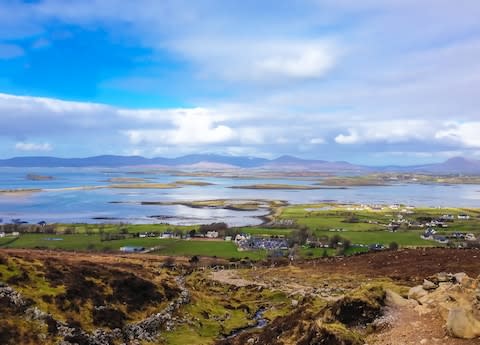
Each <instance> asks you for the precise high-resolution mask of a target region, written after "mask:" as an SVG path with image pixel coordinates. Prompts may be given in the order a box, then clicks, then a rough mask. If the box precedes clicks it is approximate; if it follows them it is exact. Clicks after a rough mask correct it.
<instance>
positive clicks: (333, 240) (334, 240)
mask: <svg viewBox="0 0 480 345" xmlns="http://www.w3.org/2000/svg"><path fill="white" fill-rule="evenodd" d="M342 240H343V239H342V237H341V236H340V235H333V236H332V237H330V240H329V241H328V246H329V247H330V248H337V247H338V246H339V243H342Z"/></svg>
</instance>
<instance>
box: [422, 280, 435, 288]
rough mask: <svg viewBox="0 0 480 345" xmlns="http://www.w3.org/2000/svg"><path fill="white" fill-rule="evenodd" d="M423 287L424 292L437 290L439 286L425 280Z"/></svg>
mask: <svg viewBox="0 0 480 345" xmlns="http://www.w3.org/2000/svg"><path fill="white" fill-rule="evenodd" d="M422 287H423V289H424V290H435V289H436V288H437V287H438V286H437V284H435V283H433V282H431V281H430V280H427V279H424V280H423V285H422Z"/></svg>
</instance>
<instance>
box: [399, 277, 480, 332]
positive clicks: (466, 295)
mask: <svg viewBox="0 0 480 345" xmlns="http://www.w3.org/2000/svg"><path fill="white" fill-rule="evenodd" d="M408 297H409V299H412V300H415V301H417V302H418V304H419V305H418V306H416V307H415V309H416V310H417V311H418V312H419V313H421V314H424V313H431V312H437V313H439V314H440V315H441V317H442V318H443V319H444V320H445V327H446V330H447V332H448V333H449V335H451V336H453V337H457V338H463V339H474V338H477V337H480V277H478V278H476V279H473V278H471V277H469V276H468V275H467V274H465V273H457V274H447V273H439V274H437V275H434V276H432V277H429V278H428V279H426V280H425V281H424V283H423V285H419V286H415V287H413V288H411V289H410V291H409V294H408Z"/></svg>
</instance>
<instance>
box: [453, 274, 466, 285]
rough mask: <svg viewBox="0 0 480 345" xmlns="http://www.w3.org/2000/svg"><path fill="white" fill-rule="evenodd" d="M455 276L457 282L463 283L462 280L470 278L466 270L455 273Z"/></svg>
mask: <svg viewBox="0 0 480 345" xmlns="http://www.w3.org/2000/svg"><path fill="white" fill-rule="evenodd" d="M453 277H454V278H455V282H457V283H459V284H462V281H463V280H465V279H466V278H468V275H467V274H466V273H464V272H461V273H457V274H454V275H453Z"/></svg>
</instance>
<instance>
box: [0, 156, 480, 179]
mask: <svg viewBox="0 0 480 345" xmlns="http://www.w3.org/2000/svg"><path fill="white" fill-rule="evenodd" d="M128 166H157V167H171V168H182V169H201V170H209V169H212V170H224V169H238V168H242V169H266V170H309V171H321V172H340V173H341V172H345V173H368V172H411V173H429V174H470V175H478V174H480V160H473V159H467V158H464V157H455V158H450V159H448V160H446V161H445V162H441V163H433V164H424V165H411V166H366V165H357V164H351V163H348V162H344V161H337V162H331V161H325V160H313V159H302V158H298V157H294V156H281V157H278V158H276V159H266V158H258V157H246V156H222V155H215V154H194V155H186V156H181V157H177V158H164V157H156V158H146V157H142V156H115V155H103V156H95V157H87V158H58V157H47V156H30V157H14V158H9V159H0V167H79V168H80V167H110V168H112V167H128Z"/></svg>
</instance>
